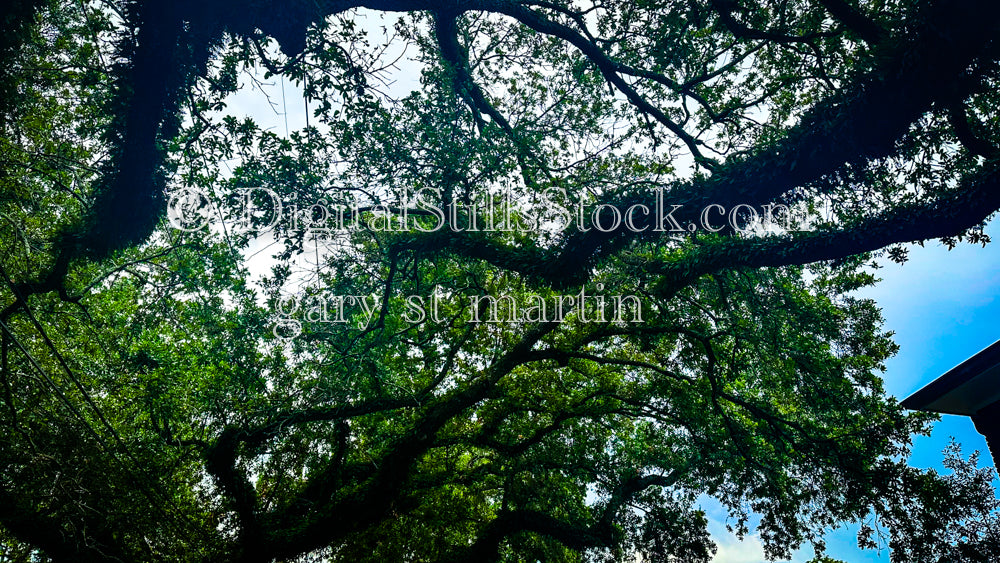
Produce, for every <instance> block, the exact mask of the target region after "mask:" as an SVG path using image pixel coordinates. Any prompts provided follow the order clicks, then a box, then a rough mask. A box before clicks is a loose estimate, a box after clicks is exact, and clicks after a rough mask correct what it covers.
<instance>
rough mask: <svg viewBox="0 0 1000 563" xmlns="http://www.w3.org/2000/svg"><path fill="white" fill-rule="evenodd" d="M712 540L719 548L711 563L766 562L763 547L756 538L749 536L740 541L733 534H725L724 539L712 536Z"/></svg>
mask: <svg viewBox="0 0 1000 563" xmlns="http://www.w3.org/2000/svg"><path fill="white" fill-rule="evenodd" d="M712 539H714V540H715V543H716V544H717V545H718V546H719V550H718V551H717V552H716V553H715V557H714V558H713V559H712V563H763V562H764V561H766V559H765V558H764V547H763V546H762V545H761V543H760V538H758V537H757V536H754V535H749V536H746V537H745V538H743V540H742V541H741V540H740V539H739V538H737V537H736V536H735V535H733V534H726V536H724V537H719V536H718V535H714V536H713V538H712Z"/></svg>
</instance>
